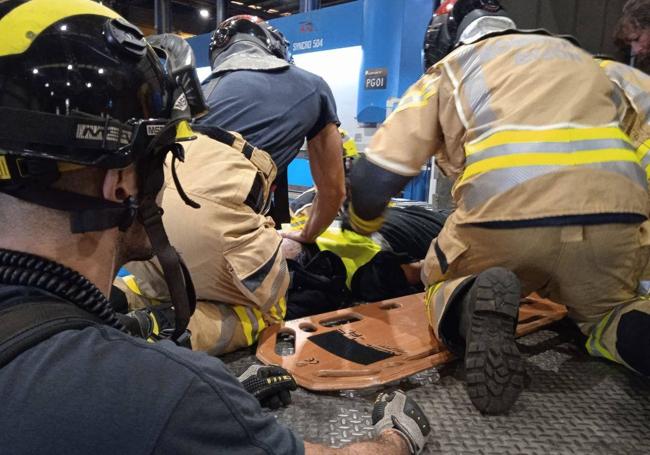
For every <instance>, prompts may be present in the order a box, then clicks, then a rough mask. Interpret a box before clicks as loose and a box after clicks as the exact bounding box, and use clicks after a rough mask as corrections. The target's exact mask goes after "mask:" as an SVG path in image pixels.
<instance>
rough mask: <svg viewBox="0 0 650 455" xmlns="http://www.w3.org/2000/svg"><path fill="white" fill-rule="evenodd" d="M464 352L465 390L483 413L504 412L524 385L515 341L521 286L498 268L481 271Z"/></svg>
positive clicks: (510, 273) (508, 272) (521, 364)
mask: <svg viewBox="0 0 650 455" xmlns="http://www.w3.org/2000/svg"><path fill="white" fill-rule="evenodd" d="M475 286H476V287H477V289H476V301H475V304H474V313H473V315H472V322H471V327H470V333H469V337H468V338H469V340H468V343H467V350H466V354H465V372H466V379H467V392H468V395H469V397H470V399H471V401H472V403H473V404H474V406H476V408H477V409H478V410H479V411H481V412H482V413H484V414H503V413H505V412H507V411H508V410H509V409H510V408H511V407H512V405H513V404H514V403H515V401H516V400H517V398H518V397H519V394H520V393H521V391H522V389H523V384H524V367H523V362H522V359H521V355H520V354H519V350H518V349H517V345H516V344H515V335H514V328H515V324H516V321H517V318H518V314H519V299H520V292H521V287H520V284H519V280H518V279H517V277H516V276H515V275H514V274H513V273H512V272H510V271H508V270H506V269H501V268H495V269H490V270H487V271H486V272H483V273H482V274H480V275H479V276H478V277H477V279H476V283H475Z"/></svg>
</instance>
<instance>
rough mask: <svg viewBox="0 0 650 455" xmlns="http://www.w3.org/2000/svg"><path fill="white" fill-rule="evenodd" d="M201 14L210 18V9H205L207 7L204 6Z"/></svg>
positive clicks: (204, 17) (205, 17)
mask: <svg viewBox="0 0 650 455" xmlns="http://www.w3.org/2000/svg"><path fill="white" fill-rule="evenodd" d="M199 15H200V16H201V17H202V18H203V19H208V18H209V17H210V11H208V10H207V9H205V8H202V9H201V10H200V11H199Z"/></svg>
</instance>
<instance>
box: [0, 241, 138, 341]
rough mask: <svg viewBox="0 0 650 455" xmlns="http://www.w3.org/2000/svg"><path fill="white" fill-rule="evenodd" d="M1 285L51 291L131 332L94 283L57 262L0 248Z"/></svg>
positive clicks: (115, 326)
mask: <svg viewBox="0 0 650 455" xmlns="http://www.w3.org/2000/svg"><path fill="white" fill-rule="evenodd" d="M0 284H4V285H7V286H28V287H35V288H38V289H41V290H43V291H46V292H49V293H50V294H53V295H55V296H56V297H59V298H61V299H63V300H66V301H68V302H70V303H73V304H75V305H76V306H78V307H79V308H81V309H82V310H85V311H87V312H89V313H92V314H93V315H95V316H97V317H98V318H99V319H101V320H102V322H104V323H105V324H106V325H108V326H111V327H113V328H115V329H117V330H120V331H121V332H125V333H128V331H127V329H126V328H125V327H124V325H122V323H121V322H119V321H118V320H117V317H116V316H115V312H114V311H113V308H112V306H111V304H110V303H109V302H108V300H107V299H106V297H105V296H104V294H102V293H101V291H100V290H99V289H97V287H96V286H95V285H94V284H92V283H91V282H90V281H88V279H86V278H85V277H83V276H82V275H80V274H79V273H77V272H75V271H74V270H71V269H69V268H67V267H65V266H63V265H61V264H58V263H56V262H52V261H49V260H47V259H44V258H41V257H39V256H35V255H32V254H28V253H22V252H17V251H11V250H4V249H0Z"/></svg>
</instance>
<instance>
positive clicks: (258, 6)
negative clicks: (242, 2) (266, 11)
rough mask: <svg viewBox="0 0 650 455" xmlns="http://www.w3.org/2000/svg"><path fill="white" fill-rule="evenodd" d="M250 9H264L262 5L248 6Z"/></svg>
mask: <svg viewBox="0 0 650 455" xmlns="http://www.w3.org/2000/svg"><path fill="white" fill-rule="evenodd" d="M248 7H249V8H253V9H262V7H261V6H260V5H248Z"/></svg>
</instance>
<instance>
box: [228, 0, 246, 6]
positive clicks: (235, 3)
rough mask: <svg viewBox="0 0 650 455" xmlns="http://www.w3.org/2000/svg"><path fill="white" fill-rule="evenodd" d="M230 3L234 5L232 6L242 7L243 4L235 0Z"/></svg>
mask: <svg viewBox="0 0 650 455" xmlns="http://www.w3.org/2000/svg"><path fill="white" fill-rule="evenodd" d="M230 3H232V4H234V5H243V4H244V3H242V2H237V1H235V0H232V1H231V2H230Z"/></svg>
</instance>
